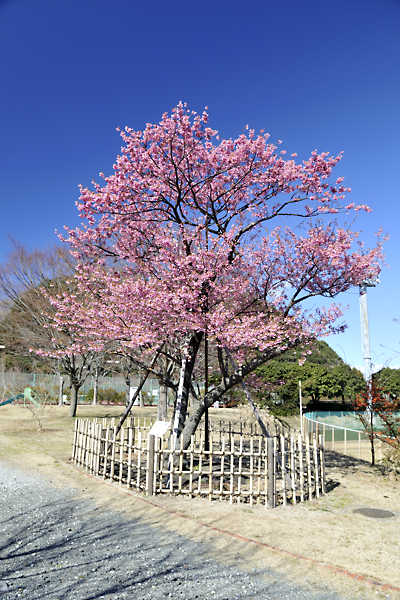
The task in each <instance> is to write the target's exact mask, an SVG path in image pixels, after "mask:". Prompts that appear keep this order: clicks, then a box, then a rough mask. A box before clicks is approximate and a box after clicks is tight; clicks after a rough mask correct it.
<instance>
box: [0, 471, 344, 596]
mask: <svg viewBox="0 0 400 600" xmlns="http://www.w3.org/2000/svg"><path fill="white" fill-rule="evenodd" d="M73 495H74V490H72V489H60V488H57V487H52V485H51V483H50V482H48V481H46V480H44V479H42V478H40V476H39V475H38V476H29V477H28V476H27V475H26V474H24V473H22V472H21V471H18V470H16V469H11V468H9V467H5V466H4V465H3V466H2V465H1V464H0V505H1V513H0V514H1V516H0V599H1V600H14V599H16V598H27V599H29V600H36V599H37V600H39V599H40V600H47V599H48V600H70V599H71V600H73V599H74V600H75V599H82V600H94V599H105V600H109V599H110V600H117V599H118V598H120V599H122V598H126V599H143V600H144V599H148V598H151V599H154V600H158V599H161V598H184V599H188V600H192V599H193V600H195V599H199V600H200V599H205V598H207V599H210V598H211V599H223V600H234V599H239V598H240V599H246V600H250V599H257V600H300V599H304V598H307V599H310V600H344V598H340V597H339V596H338V595H337V594H335V593H329V592H326V591H322V590H319V589H317V588H312V589H311V591H310V588H308V589H305V588H301V587H300V586H297V585H294V584H293V583H291V582H289V581H288V580H286V579H285V578H284V577H283V576H282V575H281V574H278V573H276V572H274V571H273V570H270V569H266V568H262V569H258V570H253V571H252V572H251V573H249V572H245V571H243V570H241V569H240V568H234V567H227V566H225V565H223V564H222V563H221V564H219V563H218V562H216V561H215V560H214V559H210V558H209V553H208V549H207V546H206V544H202V543H199V542H193V541H191V540H190V539H188V538H186V537H184V536H182V535H179V534H175V533H170V532H166V531H165V530H161V529H159V528H157V527H151V526H149V525H147V524H144V523H143V522H141V521H140V520H133V521H132V520H130V521H126V520H124V519H123V517H122V516H121V515H120V514H119V513H117V512H114V511H112V510H108V511H104V510H101V509H98V508H97V507H96V505H95V504H94V503H92V502H91V501H87V500H83V499H79V500H77V499H76V497H75V498H73Z"/></svg>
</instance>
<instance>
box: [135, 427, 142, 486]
mask: <svg viewBox="0 0 400 600" xmlns="http://www.w3.org/2000/svg"><path fill="white" fill-rule="evenodd" d="M138 442H139V443H138V458H137V478H136V487H137V489H138V490H140V480H141V478H142V432H141V431H140V430H139V440H138Z"/></svg>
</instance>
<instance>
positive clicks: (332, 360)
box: [274, 340, 345, 369]
mask: <svg viewBox="0 0 400 600" xmlns="http://www.w3.org/2000/svg"><path fill="white" fill-rule="evenodd" d="M302 352H303V350H302V348H299V349H296V351H293V350H288V351H287V352H284V354H281V356H279V357H278V358H275V359H274V360H275V361H276V362H283V363H298V361H299V359H300V358H301V356H302ZM307 363H311V364H314V365H323V366H324V367H326V368H327V369H333V367H341V366H342V365H344V364H345V362H344V360H343V359H342V358H341V357H340V356H339V354H337V353H336V352H335V351H334V350H332V348H331V347H330V346H328V344H327V343H326V342H323V341H320V340H317V342H316V346H315V349H314V350H313V352H312V354H310V355H309V356H307Z"/></svg>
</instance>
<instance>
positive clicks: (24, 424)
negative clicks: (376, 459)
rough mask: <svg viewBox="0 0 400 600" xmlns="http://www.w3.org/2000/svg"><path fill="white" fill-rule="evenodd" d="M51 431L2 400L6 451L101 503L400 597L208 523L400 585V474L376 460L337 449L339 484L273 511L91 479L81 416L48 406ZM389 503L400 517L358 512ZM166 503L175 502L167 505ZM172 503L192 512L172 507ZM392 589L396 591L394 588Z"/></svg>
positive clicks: (224, 552) (233, 550) (220, 413)
mask: <svg viewBox="0 0 400 600" xmlns="http://www.w3.org/2000/svg"><path fill="white" fill-rule="evenodd" d="M46 410H47V414H46V419H45V421H44V422H43V431H39V430H38V426H37V423H36V422H35V421H34V419H33V418H32V416H31V414H30V413H29V411H28V410H27V409H23V408H22V407H21V406H10V405H8V406H4V407H0V411H1V412H0V415H1V421H0V456H1V458H0V460H1V461H2V462H5V463H11V464H13V465H16V466H19V467H22V468H26V469H33V470H37V471H39V472H42V473H43V474H45V475H46V476H49V477H50V478H51V479H52V480H53V482H56V483H57V484H58V485H72V486H74V487H76V488H77V489H78V490H79V493H80V494H86V495H88V496H90V497H92V498H93V499H94V500H95V501H96V502H98V503H99V504H104V505H105V506H107V507H108V508H109V507H110V506H112V507H113V508H115V509H116V510H119V511H122V512H124V514H125V516H126V518H131V517H132V518H133V517H138V516H140V517H141V518H143V519H145V520H147V521H148V522H151V523H158V524H159V525H161V526H162V527H164V528H166V529H174V530H178V531H180V532H181V533H186V534H187V535H190V536H191V537H192V538H194V539H197V540H204V541H207V542H208V543H209V544H210V547H211V548H212V549H213V550H212V551H213V552H215V555H218V558H219V560H221V559H223V560H225V561H226V562H227V563H229V564H232V563H234V564H238V563H239V564H240V565H241V566H244V567H246V566H248V567H249V568H250V567H252V566H254V565H255V564H258V565H259V564H264V565H268V566H271V567H273V568H275V569H277V570H278V571H283V572H285V573H286V574H287V575H289V576H290V577H292V578H294V579H297V580H300V581H301V582H302V584H304V583H305V582H307V581H310V582H311V581H314V580H317V581H318V582H319V583H321V582H324V583H325V584H326V585H327V586H328V588H329V589H333V588H334V589H337V590H338V591H339V592H341V593H343V594H346V595H348V596H350V597H351V598H358V597H359V598H368V597H374V598H379V597H382V598H387V597H390V598H396V597H400V594H399V595H397V594H395V593H393V592H382V591H380V590H378V593H376V588H372V587H371V586H367V585H363V584H362V583H357V582H354V581H352V580H350V579H348V578H345V577H343V576H340V575H338V574H335V573H331V572H330V571H328V570H326V569H323V568H321V567H318V566H316V565H315V564H314V563H308V562H306V561H301V560H298V559H295V558H290V557H288V556H285V555H281V554H279V553H276V552H274V551H273V550H269V549H267V548H265V547H262V546H255V545H253V544H249V543H248V542H243V541H241V540H239V539H235V538H232V537H230V536H226V535H223V534H221V533H218V532H216V531H212V530H210V529H207V528H205V527H202V526H201V525H200V524H199V523H203V524H207V525H210V526H212V527H217V528H219V529H223V530H225V531H229V532H231V533H233V534H237V535H241V536H243V537H246V538H250V539H254V540H255V541H259V542H263V543H266V544H268V545H270V546H275V547H277V548H280V549H282V550H286V551H288V552H292V553H295V554H297V555H300V556H305V557H308V558H311V559H313V560H315V561H319V562H323V563H325V564H329V565H332V566H337V567H341V568H343V569H345V570H348V571H351V572H353V573H358V574H360V575H364V576H365V577H370V578H372V579H376V580H378V581H380V582H382V583H390V584H391V585H394V586H397V587H400V572H399V569H398V564H399V558H400V550H399V544H400V536H399V532H400V494H399V492H400V483H399V481H396V480H395V479H394V478H393V477H392V478H391V479H389V478H386V477H385V476H384V475H382V473H381V472H380V471H379V469H372V468H371V467H370V466H369V465H368V464H367V463H365V462H362V461H358V460H356V459H351V458H348V457H342V456H341V455H339V454H332V455H331V456H330V457H327V459H328V461H327V462H328V469H327V472H328V480H329V485H328V488H329V490H330V491H329V492H328V493H327V495H326V496H325V497H324V498H322V499H320V500H318V501H312V502H307V503H305V504H303V505H297V506H289V507H286V508H283V507H279V508H276V509H274V510H267V509H266V508H265V507H264V506H253V507H251V506H247V505H246V506H244V505H241V504H235V505H229V504H228V503H225V502H217V501H215V502H211V503H210V502H208V501H207V500H202V499H189V498H181V497H179V498H178V497H176V498H175V497H164V496H163V497H155V498H154V500H153V499H152V500H151V501H152V502H153V504H155V505H156V506H152V505H151V504H148V503H146V502H145V501H146V500H147V499H146V497H145V496H143V495H141V494H140V493H136V492H135V493H131V494H130V495H128V496H127V495H126V494H124V493H123V492H124V491H125V490H123V489H122V488H118V486H110V485H107V484H105V483H103V482H101V481H98V480H94V479H93V478H89V477H87V476H85V475H84V474H82V473H80V472H78V471H77V470H76V469H74V468H73V466H72V465H71V463H70V462H69V457H70V454H71V444H72V429H73V420H72V419H69V418H68V417H67V416H66V415H67V409H66V408H59V407H55V406H54V407H48V408H47V409H46ZM134 410H135V414H136V415H138V416H151V415H154V414H155V411H154V409H152V408H147V407H146V408H143V409H140V408H136V407H135V409H134ZM78 412H79V416H80V417H95V416H96V417H103V416H118V415H119V414H120V413H121V412H122V407H112V406H110V407H107V406H104V407H91V406H87V407H79V409H78ZM238 416H239V413H238V412H237V411H234V410H232V409H226V410H225V409H220V410H217V409H216V410H215V411H214V410H212V411H211V418H213V419H217V420H218V419H220V418H225V419H236V418H237V417H238ZM366 506H368V507H374V508H383V509H389V510H391V511H393V512H395V514H396V516H395V518H393V519H389V520H377V519H371V518H367V517H363V516H360V515H356V514H353V512H352V511H353V510H354V509H355V508H360V507H366ZM165 509H166V510H165ZM167 511H172V512H175V513H179V514H181V515H184V516H186V517H188V519H182V518H181V517H179V516H177V515H176V514H175V515H172V514H171V512H167ZM387 594H389V596H387Z"/></svg>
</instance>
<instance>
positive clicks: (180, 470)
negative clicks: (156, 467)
mask: <svg viewBox="0 0 400 600" xmlns="http://www.w3.org/2000/svg"><path fill="white" fill-rule="evenodd" d="M180 441H181V447H180V450H179V471H178V494H180V493H181V492H182V471H183V436H181V440H180Z"/></svg>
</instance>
